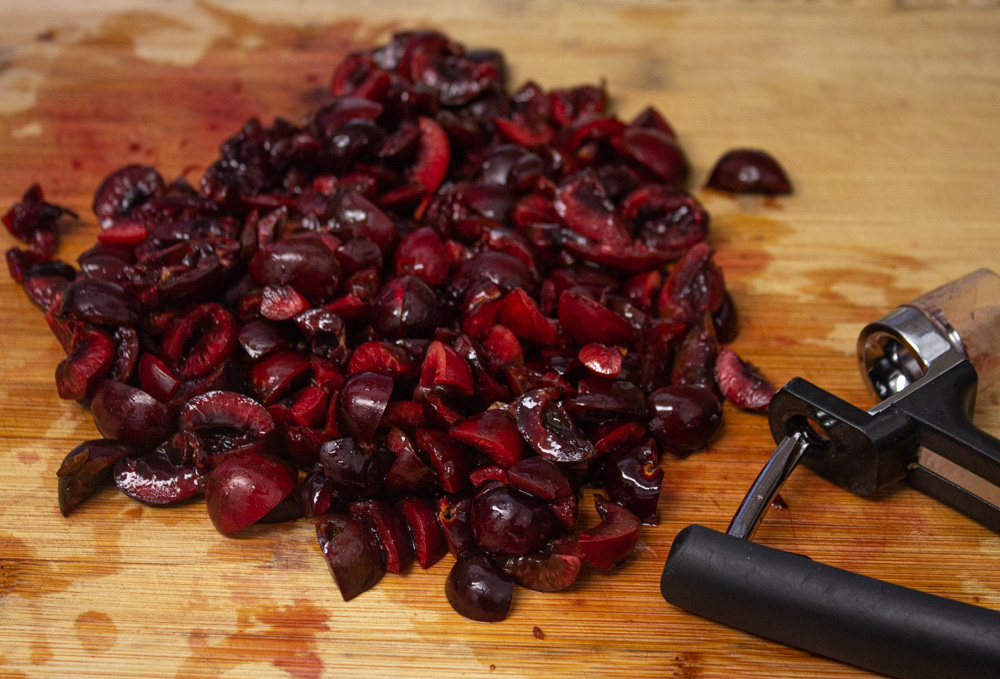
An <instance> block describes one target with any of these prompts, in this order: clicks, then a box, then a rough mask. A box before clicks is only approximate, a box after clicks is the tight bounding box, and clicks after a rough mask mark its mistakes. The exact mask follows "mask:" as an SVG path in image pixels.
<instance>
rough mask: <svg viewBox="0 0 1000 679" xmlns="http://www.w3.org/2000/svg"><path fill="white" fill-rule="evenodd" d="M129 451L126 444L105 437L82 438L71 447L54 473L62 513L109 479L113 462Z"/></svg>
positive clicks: (114, 463) (76, 504)
mask: <svg viewBox="0 0 1000 679" xmlns="http://www.w3.org/2000/svg"><path fill="white" fill-rule="evenodd" d="M129 452H130V451H129V448H128V446H124V445H122V444H121V443H118V442H117V441H111V440H109V439H97V440H95V441H84V442H83V443H81V444H80V445H78V446H77V447H76V448H74V449H73V450H71V451H70V452H69V454H68V455H66V459H64V460H63V463H62V465H60V467H59V471H57V472H56V476H58V477H59V511H60V512H61V513H62V515H63V516H69V514H70V512H72V511H73V510H74V509H76V508H77V507H79V506H80V505H81V504H82V503H83V502H84V501H85V500H86V499H87V498H89V497H90V496H91V495H93V494H94V492H95V491H97V490H98V489H99V488H100V487H101V486H103V485H105V484H107V483H108V482H109V481H111V475H112V472H113V470H114V467H115V465H116V464H117V463H118V461H119V460H120V459H122V458H123V457H125V456H126V455H128V453H129Z"/></svg>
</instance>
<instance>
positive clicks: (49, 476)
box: [0, 0, 1000, 679]
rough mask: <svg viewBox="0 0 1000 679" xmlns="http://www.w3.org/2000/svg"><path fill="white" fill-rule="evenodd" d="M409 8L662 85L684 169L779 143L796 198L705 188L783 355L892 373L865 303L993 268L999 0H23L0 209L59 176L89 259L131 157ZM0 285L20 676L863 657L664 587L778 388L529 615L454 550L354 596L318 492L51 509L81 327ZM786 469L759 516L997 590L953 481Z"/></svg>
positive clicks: (316, 81)
mask: <svg viewBox="0 0 1000 679" xmlns="http://www.w3.org/2000/svg"><path fill="white" fill-rule="evenodd" d="M370 5H371V6H376V7H375V8H374V9H373V8H372V7H370ZM408 27H437V28H441V29H443V30H445V31H447V32H449V33H450V34H452V36H453V37H454V38H456V39H457V40H459V41H462V42H464V43H466V44H467V45H469V46H496V47H499V48H501V49H503V50H504V51H505V52H506V54H507V57H508V60H509V63H510V65H511V70H512V78H511V80H512V84H514V85H516V84H518V83H520V82H522V81H524V80H526V79H528V78H531V79H534V80H537V81H538V82H539V83H541V84H542V85H543V86H546V87H554V86H564V85H572V84H578V83H583V82H594V81H596V80H598V79H599V78H602V77H603V78H606V79H607V84H608V88H609V91H610V93H611V95H612V97H613V99H614V106H615V109H616V111H618V112H619V113H620V114H621V115H622V117H630V116H631V115H633V114H635V113H636V112H638V111H639V110H640V109H642V108H643V107H644V106H646V105H647V104H653V105H655V106H657V107H658V108H659V109H660V110H661V111H662V112H663V113H664V114H665V115H666V116H667V118H668V119H669V120H670V122H671V123H672V125H673V126H674V128H675V129H676V130H677V131H678V133H679V135H680V138H681V141H682V143H683V145H684V147H685V149H686V151H687V153H688V155H689V157H690V159H691V162H692V164H693V168H694V178H693V183H692V186H694V187H698V186H701V185H702V184H703V183H704V179H705V177H706V175H707V173H708V170H709V169H710V168H711V166H712V164H713V163H714V161H715V160H716V159H717V158H718V156H719V155H721V154H722V153H723V152H724V151H726V150H727V149H729V148H733V147H760V148H764V149H767V150H769V151H770V152H772V153H773V154H774V155H775V156H776V157H777V158H779V159H780V161H781V162H782V163H783V164H784V166H785V167H786V168H787V170H788V172H789V174H790V175H791V178H792V181H793V182H794V184H795V189H796V191H795V194H794V195H793V196H791V197H788V198H783V199H780V200H763V199H761V198H757V197H743V198H738V199H737V198H732V197H728V196H725V195H720V194H714V193H711V192H706V191H703V190H698V191H696V195H697V196H698V197H699V198H700V199H701V200H702V201H703V202H704V203H705V204H706V206H707V207H708V208H709V210H710V212H711V213H712V217H713V223H712V232H711V243H712V244H713V245H714V246H715V247H716V248H717V250H718V255H717V259H718V261H719V262H720V264H721V265H722V267H723V269H724V271H725V274H726V277H727V281H728V284H729V287H730V289H731V290H732V292H733V295H734V297H735V299H736V302H737V305H738V307H739V311H740V314H741V319H742V331H741V334H740V337H739V338H738V339H737V341H736V342H735V345H734V346H735V348H736V349H737V351H739V352H740V353H741V354H742V355H744V356H745V357H747V358H749V359H751V360H752V361H753V362H754V363H756V364H757V365H759V366H760V367H762V368H763V370H764V371H765V372H766V373H767V374H768V375H769V376H770V377H771V378H772V379H773V380H774V381H775V382H776V383H779V384H781V383H784V382H785V381H786V380H788V379H790V378H791V377H793V376H796V375H800V376H802V377H805V378H807V379H809V380H811V381H812V382H814V383H816V384H818V385H820V386H823V387H825V388H827V389H829V390H831V391H833V392H835V393H837V394H838V395H840V396H842V397H843V398H845V399H847V400H849V401H851V402H853V403H856V404H858V405H862V406H865V407H867V406H869V405H871V400H870V397H869V396H868V395H867V394H866V392H865V391H864V389H863V386H862V383H861V380H860V378H859V375H858V373H857V368H856V365H855V358H854V349H853V347H854V342H855V339H856V337H857V333H858V332H859V331H860V329H861V327H862V326H863V325H864V324H865V323H867V322H868V321H871V320H874V319H875V318H878V317H879V316H881V315H882V314H883V313H885V312H886V311H888V310H890V309H891V308H893V307H894V306H896V305H898V304H900V303H903V302H905V301H907V300H909V299H911V298H913V297H915V296H917V295H919V294H920V293H922V292H924V291H926V290H929V289H931V288H933V287H936V286H937V285H940V284H942V283H944V282H946V281H948V280H951V279H953V278H957V277H958V276H960V275H962V274H964V273H967V272H969V271H972V270H973V269H976V268H979V267H983V266H988V267H992V268H994V269H997V270H1000V231H998V227H997V217H998V215H1000V190H998V189H997V187H998V185H1000V131H998V129H1000V128H998V126H997V114H998V112H1000V76H998V74H1000V11H998V7H997V3H995V2H989V3H985V4H977V3H972V4H961V5H944V4H939V3H934V2H929V3H926V2H925V3H922V2H882V1H875V2H870V3H857V4H855V3H850V2H848V3H842V2H831V3H826V2H808V3H796V2H768V1H766V0H765V1H761V2H753V3H714V2H707V3H702V2H678V3H665V2H654V1H640V0H635V1H629V2H603V1H600V0H590V1H587V2H573V3H558V2H554V1H551V0H543V1H540V2H530V3H529V2H520V1H517V0H493V1H487V0H466V1H465V2H463V3H461V4H460V6H454V7H453V6H452V5H451V4H450V3H444V2H433V3H425V4H419V3H410V2H401V1H399V0H389V1H385V2H378V3H364V2H360V1H356V0H351V1H348V2H338V3H329V2H322V1H320V0H306V1H303V2H299V3H287V2H279V1H278V0H266V1H262V2H257V3H253V4H252V5H251V4H249V3H245V4H235V3H219V4H215V3H211V4H210V3H208V2H196V3H189V2H187V1H186V0H178V1H176V2H169V3H158V2H152V1H148V2H140V1H134V2H133V1H128V0H117V1H109V2H106V3H77V2H69V1H67V0H38V1H36V2H32V3H22V2H10V1H8V2H5V3H3V4H2V6H0V46H2V47H0V208H2V209H6V207H7V206H9V205H10V204H11V203H13V202H14V201H16V200H17V198H18V197H19V196H20V194H21V192H23V190H24V189H25V188H26V187H27V186H28V185H29V184H30V183H31V182H33V181H39V182H41V183H42V185H43V186H44V188H45V190H46V195H47V196H49V197H50V198H51V199H52V200H54V201H55V202H58V203H61V204H64V205H67V206H69V207H71V208H73V209H75V210H77V211H78V212H79V213H80V215H81V216H82V217H83V223H82V224H80V225H78V226H75V227H72V228H71V229H70V230H69V231H68V232H67V233H65V234H64V240H63V249H62V251H61V256H62V257H63V258H64V259H67V260H72V259H73V258H75V256H76V255H77V254H78V253H79V252H80V251H82V250H83V249H85V248H86V247H88V246H89V244H90V243H92V242H93V240H94V237H95V232H96V229H97V227H96V224H95V222H94V218H93V216H92V214H91V213H90V210H89V205H90V200H91V196H92V193H93V190H94V188H95V187H96V186H97V184H98V183H99V181H100V180H101V178H102V177H103V176H104V175H105V174H107V173H108V172H110V171H111V170H112V169H114V168H115V167H118V166H120V165H123V164H126V163H131V162H142V163H148V164H154V165H156V166H157V167H158V168H159V169H160V170H161V172H162V173H163V174H164V176H166V177H173V176H176V175H178V174H183V175H185V176H187V177H189V178H190V179H192V180H196V179H197V178H198V177H199V176H200V173H201V171H202V170H203V169H204V167H205V166H206V164H207V163H208V162H210V160H211V159H212V158H213V157H214V153H215V149H216V147H217V146H218V143H219V142H220V141H221V140H222V139H224V138H225V137H226V136H228V135H230V134H231V133H233V132H234V131H235V130H236V129H238V127H239V126H240V125H241V124H242V123H243V121H244V120H245V119H246V118H247V117H249V116H251V115H258V116H260V117H261V118H262V119H264V120H270V119H271V118H272V117H273V116H275V115H284V116H288V117H291V118H293V119H294V118H297V117H298V116H299V115H301V114H302V113H304V112H306V111H307V110H309V109H310V108H311V107H312V106H314V105H315V103H316V102H317V101H319V100H320V99H321V98H322V93H323V89H324V87H325V85H326V83H327V81H328V78H329V74H330V72H331V70H332V67H333V65H334V64H335V63H336V62H337V61H338V60H339V58H340V57H341V56H342V55H343V54H345V53H346V52H347V51H349V50H350V49H353V48H357V47H362V46H367V45H369V44H372V43H374V42H380V41H382V40H384V39H385V38H386V37H388V35H389V34H390V33H391V31H393V30H395V29H397V28H408ZM0 242H2V245H3V248H4V249H6V248H7V247H10V246H11V245H12V244H13V239H11V238H10V237H9V236H8V235H7V234H6V233H4V234H3V235H2V236H0ZM0 314H2V317H3V319H4V320H3V326H2V329H0V333H2V338H0V677H67V676H76V677H83V676H94V677H98V676H99V677H131V676H143V677H213V678H218V677H285V676H293V677H298V678H301V679H311V678H315V677H323V676H337V677H370V676H413V677H424V676H426V677H441V676H473V677H480V676H511V677H557V676H573V677H580V676H584V677H622V676H633V677H645V676H650V677H653V676H657V677H661V676H669V677H733V676H740V677H773V676H781V677H815V676H825V677H854V676H866V673H864V672H862V671H860V670H857V669H854V668H850V667H845V666H842V665H839V664H836V663H833V662H831V661H829V660H826V659H823V658H818V657H813V656H810V655H809V654H807V653H803V652H801V651H797V650H794V649H789V648H786V647H782V646H780V645H777V644H773V643H770V642H768V641H764V640H761V639H757V638H755V637H752V636H749V635H747V634H744V633H742V632H739V631H736V630H731V629H727V628H724V627H722V626H720V625H716V624H713V623H710V622H707V621H704V620H701V619H698V618H696V617H694V616H691V615H689V614H687V613H685V612H683V611H680V610H678V609H675V608H673V607H671V606H669V605H667V604H666V603H665V602H664V601H663V600H662V599H661V597H660V595H659V586H658V581H659V575H660V571H661V569H662V566H663V562H664V559H665V558H666V555H667V551H668V549H669V546H670V543H671V540H672V539H673V537H674V535H675V534H676V533H677V532H678V531H679V530H680V529H681V528H683V527H684V526H686V525H688V524H690V523H701V524H704V525H707V526H710V527H714V528H718V529H724V528H725V526H726V524H727V523H728V521H729V519H730V518H731V516H732V514H733V512H734V511H735V509H736V507H737V506H738V504H739V501H740V499H741V498H742V495H743V493H744V492H745V491H746V489H747V488H748V486H749V485H750V483H751V481H752V480H753V478H754V476H755V475H756V473H757V471H758V470H759V469H760V467H761V465H762V464H763V462H764V460H765V459H766V457H767V455H768V454H769V453H770V451H771V449H772V447H773V444H771V440H770V437H769V435H768V432H767V423H766V420H765V419H764V418H762V417H760V416H753V415H750V414H747V413H742V412H737V411H736V410H735V409H734V408H731V407H730V406H729V405H728V404H727V406H726V413H725V414H726V428H725V433H724V435H723V436H722V437H721V438H720V439H719V440H718V441H717V442H716V444H715V445H713V446H712V448H711V449H709V450H707V451H705V452H702V453H699V454H697V455H695V456H692V457H690V458H688V459H685V460H677V459H666V460H665V461H664V463H663V464H664V467H665V470H666V477H665V490H664V494H663V497H662V502H661V508H662V517H663V520H662V523H661V524H660V525H659V526H657V527H655V528H650V529H646V530H644V532H643V538H642V541H641V543H640V547H639V549H638V551H637V553H636V555H635V557H634V558H632V559H631V560H630V561H629V562H628V563H627V564H626V565H624V566H623V567H622V568H621V569H620V570H619V571H618V572H615V573H613V574H610V575H606V574H598V573H596V572H594V571H593V570H587V571H586V572H585V573H584V574H583V575H582V577H581V578H580V580H579V581H578V582H577V583H576V584H574V586H573V587H571V588H570V589H569V590H567V591H565V592H562V593H558V594H547V595H546V594H537V593H533V592H526V591H523V590H519V591H518V593H517V597H516V601H515V605H514V608H513V609H512V612H511V616H510V618H509V619H508V620H507V621H505V622H504V623H501V624H494V625H485V624H478V623H473V622H470V621H467V620H465V619H463V618H461V617H459V616H457V615H456V614H454V613H453V612H452V611H451V609H450V607H449V606H448V603H447V601H446V599H445V597H444V591H443V589H444V587H443V583H444V579H445V576H446V574H447V571H448V568H449V566H450V564H451V562H452V560H451V558H450V557H446V558H445V559H444V560H443V561H442V562H441V563H440V564H438V565H437V566H435V567H434V568H432V569H431V570H429V571H427V572H421V571H420V569H415V570H412V571H410V572H409V573H407V574H406V575H404V576H401V577H400V576H392V575H389V576H387V577H385V578H384V579H383V581H382V582H381V583H380V584H379V586H378V587H376V588H375V589H374V590H372V591H370V592H368V593H366V594H364V595H363V596H361V597H359V598H358V599H356V600H354V601H352V602H351V603H349V604H345V603H344V602H343V601H341V599H340V596H339V594H338V593H337V591H336V588H335V586H334V585H333V582H332V580H331V578H330V576H329V573H328V571H327V567H326V565H325V563H324V561H323V558H322V556H321V554H320V552H319V549H318V546H317V545H316V539H315V533H314V531H313V529H312V527H311V525H310V524H309V522H306V521H303V522H300V523H298V524H296V525H294V526H291V527H288V526H274V527H263V528H254V529H251V530H248V531H246V533H247V535H245V536H241V537H237V538H224V537H222V536H220V535H219V534H218V533H216V531H215V530H214V529H213V528H212V526H211V523H210V522H209V521H208V519H207V516H206V514H205V512H204V509H203V505H201V504H198V503H195V504H190V505H186V506H182V507H175V508H169V509H156V508H151V507H145V506H141V505H139V504H137V503H135V502H132V501H131V500H129V499H128V498H126V497H124V496H122V495H120V494H119V493H117V491H116V490H115V489H113V488H110V489H107V490H105V491H103V492H102V493H101V495H100V496H99V497H97V498H95V499H93V500H92V501H90V502H89V503H87V504H86V505H84V506H83V507H82V508H81V509H80V510H78V511H77V512H76V513H74V514H73V515H72V517H71V518H69V519H64V518H62V516H60V514H59V512H58V508H57V505H56V477H55V471H56V469H57V468H58V467H59V464H60V462H61V460H62V458H63V457H64V455H65V454H66V453H67V452H68V451H69V450H70V449H71V448H73V447H74V446H75V445H77V444H78V443H79V442H80V441H82V440H85V439H88V438H93V437H96V435H97V432H96V429H95V428H94V426H93V424H92V422H91V420H90V417H89V414H88V413H87V412H85V411H84V410H83V409H82V408H81V407H79V406H78V405H77V404H75V403H71V402H64V401H61V400H60V399H59V398H58V395H57V394H56V390H55V387H54V384H53V373H54V369H55V366H56V364H57V363H58V362H59V361H60V360H61V358H62V350H61V348H60V347H59V345H58V343H57V342H56V340H55V339H54V338H53V337H52V336H51V335H50V333H49V331H48V328H47V326H46V324H45V321H44V319H43V317H42V314H41V313H40V312H39V311H38V310H37V309H35V308H34V307H33V306H32V305H31V303H30V302H29V301H28V300H27V299H26V298H25V296H24V295H23V293H22V292H21V291H20V290H19V289H18V287H17V286H16V285H15V284H14V283H13V282H12V281H11V280H10V279H9V277H8V276H7V274H6V272H3V273H0ZM998 406H1000V388H995V389H993V390H992V391H986V392H984V393H982V394H981V395H980V398H979V405H978V410H977V413H976V418H977V422H978V423H979V424H980V425H981V426H982V427H983V428H985V429H987V430H988V431H991V432H992V433H993V434H997V433H1000V407H998ZM781 496H782V498H783V500H784V503H785V505H787V507H786V508H783V509H774V510H772V511H771V512H770V513H769V514H768V516H767V518H766V519H765V521H764V524H763V526H762V527H761V529H760V531H759V532H758V535H757V539H758V540H759V541H760V542H762V543H764V544H767V545H769V546H772V547H777V548H781V549H786V550H791V551H795V552H800V553H804V554H808V555H810V556H811V557H813V558H814V559H817V560H820V561H823V562H825V563H828V564H831V565H834V566H838V567H842V568H847V569H850V570H854V571H857V572H859V573H863V574H865V575H870V576H874V577H877V578H883V579H887V580H890V581H892V582H895V583H898V584H901V585H904V586H908V587H916V588H920V589H924V590H926V591H930V592H933V593H936V594H941V595H944V596H948V597H952V598H954V599H958V600H961V601H965V602H969V603H975V604H980V605H983V606H988V607H990V608H993V609H996V610H1000V537H998V536H997V535H995V534H993V533H991V532H990V531H988V530H987V529H985V528H983V527H981V526H979V525H978V524H976V523H974V522H972V521H971V520H969V519H966V518H964V517H962V516H960V515H958V514H957V513H955V512H953V511H951V510H949V509H947V508H945V507H944V506H942V505H940V504H938V503H937V502H935V501H934V500H932V499H930V498H927V497H925V496H923V495H921V494H920V493H917V492H915V491H913V490H911V489H909V488H905V487H904V488H900V489H898V490H897V491H895V492H893V493H891V494H888V495H887V496H886V497H884V498H880V499H877V500H863V499H860V498H857V497H854V496H852V495H850V494H849V493H847V492H846V491H843V490H841V489H839V488H836V487H834V486H832V485H830V484H828V483H826V482H824V481H822V480H820V479H818V478H817V477H816V476H814V475H813V474H812V473H811V472H809V471H807V470H801V471H798V472H796V473H795V474H794V475H793V476H792V478H791V479H790V480H789V482H788V483H787V484H786V485H785V487H784V488H783V489H782V491H781Z"/></svg>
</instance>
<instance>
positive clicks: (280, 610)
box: [176, 599, 330, 679]
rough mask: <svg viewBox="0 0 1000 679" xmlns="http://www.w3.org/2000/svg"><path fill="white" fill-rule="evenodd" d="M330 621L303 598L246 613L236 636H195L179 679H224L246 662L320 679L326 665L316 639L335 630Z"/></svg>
mask: <svg viewBox="0 0 1000 679" xmlns="http://www.w3.org/2000/svg"><path fill="white" fill-rule="evenodd" d="M327 620H329V615H328V614H327V613H326V612H325V611H323V610H322V609H321V608H319V607H317V606H315V605H313V604H312V603H310V602H309V601H307V600H304V599H301V600H298V601H296V602H294V603H293V604H291V605H288V606H257V607H254V608H241V609H239V611H238V612H237V621H236V631H235V632H234V633H232V634H214V633H209V632H205V631H200V630H196V631H193V632H191V635H190V637H189V640H188V644H189V645H190V648H191V654H190V655H189V656H188V658H187V659H186V660H185V661H184V663H183V664H182V665H181V667H180V669H179V670H178V672H177V675H176V677H177V679H186V678H188V677H191V678H193V677H204V676H208V675H221V674H224V673H226V672H229V671H230V670H232V669H234V668H236V667H239V666H240V665H243V664H245V663H251V662H266V663H270V664H272V665H274V666H275V667H276V668H278V669H280V670H284V671H285V672H287V673H288V674H290V675H292V676H293V677H297V678H298V679H319V678H320V677H322V676H323V660H322V658H321V657H320V654H319V651H318V649H317V643H316V635H317V634H318V633H319V632H323V631H327V630H329V629H330V628H329V625H327Z"/></svg>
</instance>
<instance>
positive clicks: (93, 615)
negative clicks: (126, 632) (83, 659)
mask: <svg viewBox="0 0 1000 679" xmlns="http://www.w3.org/2000/svg"><path fill="white" fill-rule="evenodd" d="M73 629H74V630H75V631H76V638H77V641H79V642H80V645H81V646H83V650H84V651H86V652H87V653H88V654H89V655H92V656H94V655H100V654H102V653H106V652H108V651H110V650H111V649H112V648H114V646H115V644H117V643H118V627H117V626H115V623H114V622H113V621H112V620H111V616H109V615H108V614H107V613H104V612H102V611H84V612H83V613H81V614H80V615H78V616H77V617H76V622H74V623H73Z"/></svg>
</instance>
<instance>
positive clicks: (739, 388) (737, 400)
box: [715, 347, 775, 413]
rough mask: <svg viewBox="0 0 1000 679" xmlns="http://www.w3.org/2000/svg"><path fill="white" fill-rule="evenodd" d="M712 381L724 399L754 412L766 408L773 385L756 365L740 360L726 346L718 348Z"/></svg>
mask: <svg viewBox="0 0 1000 679" xmlns="http://www.w3.org/2000/svg"><path fill="white" fill-rule="evenodd" d="M715 381H716V383H717V384H718V385H719V390H720V391H721V392H722V395H723V396H725V397H726V399H727V400H729V401H731V402H732V403H733V404H735V405H737V406H739V407H740V408H743V409H744V410H752V411H754V412H758V413H765V412H767V407H768V406H769V405H770V404H771V398H772V397H773V396H774V392H775V389H774V385H772V384H771V382H770V381H768V379H767V378H766V377H764V374H763V373H762V372H761V371H760V369H759V368H757V366H755V365H753V364H752V363H749V362H747V361H744V360H743V359H742V358H740V357H739V356H738V355H737V354H736V352H735V351H733V350H732V349H730V348H729V347H722V348H721V349H719V354H718V356H716V358H715Z"/></svg>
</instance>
